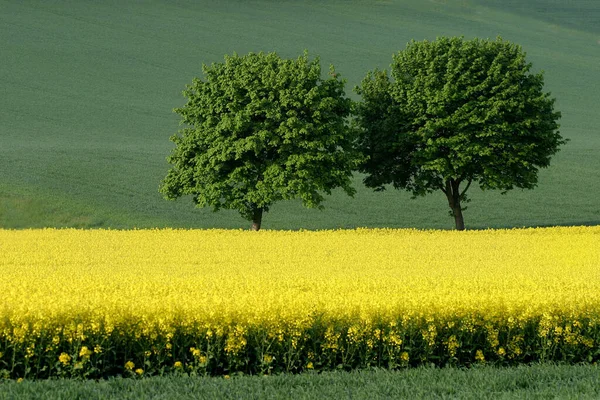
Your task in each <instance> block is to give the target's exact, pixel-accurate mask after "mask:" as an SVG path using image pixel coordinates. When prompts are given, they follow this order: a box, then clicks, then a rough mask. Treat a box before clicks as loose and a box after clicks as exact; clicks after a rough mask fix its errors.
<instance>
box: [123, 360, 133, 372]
mask: <svg viewBox="0 0 600 400" xmlns="http://www.w3.org/2000/svg"><path fill="white" fill-rule="evenodd" d="M134 368H135V364H134V363H133V361H127V362H126V363H125V369H127V370H129V371H131V370H132V369H134Z"/></svg>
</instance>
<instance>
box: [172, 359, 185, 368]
mask: <svg viewBox="0 0 600 400" xmlns="http://www.w3.org/2000/svg"><path fill="white" fill-rule="evenodd" d="M173 367H175V368H177V369H179V368H183V364H182V363H181V361H175V364H173Z"/></svg>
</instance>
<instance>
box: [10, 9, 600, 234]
mask: <svg viewBox="0 0 600 400" xmlns="http://www.w3.org/2000/svg"><path fill="white" fill-rule="evenodd" d="M529 3H531V4H530V6H521V5H519V4H520V2H517V1H516V0H513V1H510V2H506V1H502V2H501V1H499V0H479V1H475V0H445V1H444V0H437V1H421V0H402V1H400V0H394V1H392V0H390V1H367V0H331V1H327V2H323V1H304V2H298V1H293V0H286V1H274V0H255V1H242V0H239V1H231V0H230V1H223V2H214V1H203V2H202V1H191V0H179V1H156V0H146V1H143V2H135V4H134V3H133V2H122V1H114V0H113V1H108V0H99V1H95V2H87V1H80V0H71V1H64V2H59V3H56V2H46V1H43V0H30V1H27V2H22V1H18V0H0V53H1V54H2V61H1V62H0V87H1V89H2V96H0V226H1V227H8V228H26V227H43V226H76V227H115V228H129V227H161V226H175V227H217V226H218V227H226V228H234V227H246V226H247V222H245V221H244V220H243V219H241V218H240V217H239V216H238V214H237V213H236V212H220V213H218V214H214V213H212V212H211V211H209V210H198V209H194V208H193V205H192V203H191V200H190V199H183V200H180V201H177V202H167V201H165V200H163V199H162V198H161V196H160V194H159V193H158V191H157V189H158V185H159V182H160V180H161V179H162V177H163V176H164V175H165V173H166V171H167V169H168V164H167V163H166V161H165V157H166V156H167V155H168V153H169V151H170V149H171V148H172V144H171V142H170V141H169V140H168V138H169V136H170V135H171V134H172V133H174V132H175V131H176V130H177V129H178V118H177V116H176V115H175V114H173V113H172V108H174V107H177V106H180V105H182V104H183V103H184V98H183V97H182V96H181V91H182V90H183V88H184V86H185V85H186V84H187V83H189V82H191V79H192V78H193V77H195V76H199V75H200V73H201V71H200V66H201V64H202V63H210V62H214V61H221V60H222V58H223V55H224V54H225V53H232V52H234V51H236V52H238V53H240V54H244V53H246V52H248V51H261V50H262V51H277V52H278V53H280V54H281V55H282V56H286V57H296V56H297V55H298V54H300V53H301V52H302V50H303V49H308V50H309V51H310V53H311V54H312V55H320V56H321V59H322V62H323V65H324V67H326V66H327V65H328V64H329V63H333V64H334V65H335V66H336V68H337V70H338V71H339V72H340V73H341V74H342V75H344V76H345V77H346V78H347V79H348V92H349V93H351V91H352V88H353V87H354V86H355V85H356V84H358V83H359V82H360V80H361V78H362V77H363V76H364V74H365V73H366V71H368V70H370V69H372V68H374V67H380V68H385V67H387V66H388V65H389V63H390V62H391V55H392V53H394V52H396V51H398V50H399V49H402V48H404V46H405V44H406V42H408V41H409V40H411V39H417V40H422V39H426V38H427V39H434V38H435V37H436V36H440V35H464V36H466V37H468V38H470V37H475V36H477V37H484V38H487V37H491V38H493V37H495V36H497V35H501V36H503V37H504V38H505V39H508V40H511V41H514V42H517V43H519V44H521V45H522V46H523V47H524V49H525V50H526V51H527V52H528V56H529V60H530V61H532V62H533V64H534V68H535V69H536V70H539V69H543V70H545V71H546V83H547V84H546V88H547V89H548V90H549V91H551V92H552V94H553V95H554V96H556V97H557V99H558V101H557V108H558V109H559V110H560V111H562V112H563V119H562V120H561V125H562V127H561V131H562V133H563V134H564V136H566V137H569V138H571V142H570V143H569V144H568V145H567V146H566V147H565V148H564V149H563V151H561V152H560V153H559V154H558V155H557V156H556V157H555V158H554V161H553V163H552V165H551V167H550V168H549V169H547V170H544V171H542V173H541V175H540V185H539V187H538V188H537V189H535V190H533V191H527V192H523V191H515V192H513V193H509V194H508V195H505V196H501V195H500V194H499V193H497V192H486V193H482V192H481V191H480V190H479V189H477V188H474V189H471V192H472V197H473V202H472V203H471V204H470V207H469V209H468V210H467V211H466V212H465V220H466V224H467V227H468V228H469V227H471V228H483V227H507V226H524V225H555V224H598V223H600V201H599V200H598V198H600V157H599V156H598V154H599V152H600V132H598V126H600V113H598V103H599V100H600V95H599V93H600V31H599V30H598V26H600V25H599V24H597V23H595V22H597V19H596V17H597V16H598V12H597V11H596V12H595V13H594V10H595V9H594V8H593V7H592V5H593V4H592V3H593V1H592V0H580V1H573V2H570V3H571V5H570V6H565V5H560V7H559V8H557V7H558V5H559V3H561V2H558V0H545V1H542V0H535V1H532V2H529ZM561 4H562V3H561ZM352 96H353V97H354V98H356V96H355V95H354V94H352ZM360 180H361V179H360V177H358V176H357V177H356V185H357V187H358V193H357V195H356V196H355V198H354V199H350V198H347V197H344V196H343V195H342V194H340V193H335V194H334V195H333V196H332V197H331V198H330V199H328V201H327V202H326V203H325V207H326V210H325V211H322V212H321V211H316V210H305V209H303V208H301V205H300V204H299V202H296V201H291V202H286V203H280V204H278V205H276V206H275V207H274V208H273V209H272V211H271V212H270V213H269V214H267V215H266V216H265V219H264V224H263V227H265V228H271V229H296V228H308V229H315V228H334V227H355V226H373V227H375V226H392V227H409V226H415V227H421V228H451V227H452V225H453V221H452V219H451V218H449V217H448V215H447V211H446V209H447V204H446V201H445V199H444V197H443V195H441V194H435V195H431V196H429V197H427V198H423V199H419V200H411V199H410V196H409V195H408V194H405V193H400V192H397V191H388V192H385V193H373V192H371V191H369V190H367V189H366V188H364V187H363V186H362V185H361V183H360Z"/></svg>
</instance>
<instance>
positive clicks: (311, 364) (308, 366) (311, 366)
mask: <svg viewBox="0 0 600 400" xmlns="http://www.w3.org/2000/svg"><path fill="white" fill-rule="evenodd" d="M306 368H307V369H313V368H315V366H314V365H313V363H312V361H309V362H308V364H306Z"/></svg>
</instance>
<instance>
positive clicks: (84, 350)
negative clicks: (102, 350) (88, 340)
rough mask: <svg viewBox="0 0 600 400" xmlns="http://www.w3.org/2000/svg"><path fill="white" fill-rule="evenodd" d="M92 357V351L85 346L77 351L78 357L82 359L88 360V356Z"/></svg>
mask: <svg viewBox="0 0 600 400" xmlns="http://www.w3.org/2000/svg"><path fill="white" fill-rule="evenodd" d="M91 355H92V351H91V350H90V349H88V348H87V346H83V347H81V350H79V357H82V358H89V356H91Z"/></svg>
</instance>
